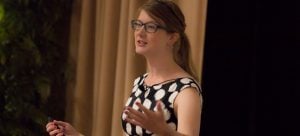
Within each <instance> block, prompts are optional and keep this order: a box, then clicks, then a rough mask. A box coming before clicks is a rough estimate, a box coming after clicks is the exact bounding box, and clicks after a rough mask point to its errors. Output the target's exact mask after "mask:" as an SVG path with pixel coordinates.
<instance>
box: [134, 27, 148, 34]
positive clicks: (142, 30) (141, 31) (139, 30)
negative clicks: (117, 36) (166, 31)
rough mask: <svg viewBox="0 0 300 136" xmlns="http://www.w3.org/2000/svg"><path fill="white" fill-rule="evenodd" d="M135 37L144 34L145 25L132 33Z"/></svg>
mask: <svg viewBox="0 0 300 136" xmlns="http://www.w3.org/2000/svg"><path fill="white" fill-rule="evenodd" d="M134 33H135V34H136V35H140V36H144V35H145V34H146V29H145V25H143V26H142V27H141V28H140V29H137V30H135V31H134Z"/></svg>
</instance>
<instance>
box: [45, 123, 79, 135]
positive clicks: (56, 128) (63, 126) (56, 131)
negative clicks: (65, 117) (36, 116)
mask: <svg viewBox="0 0 300 136" xmlns="http://www.w3.org/2000/svg"><path fill="white" fill-rule="evenodd" d="M46 131H47V132H48V133H49V135H50V136H80V135H81V134H80V133H79V132H77V131H76V129H74V128H73V126H72V125H70V124H69V123H67V122H63V121H56V120H54V121H53V122H49V123H48V124H47V125H46Z"/></svg>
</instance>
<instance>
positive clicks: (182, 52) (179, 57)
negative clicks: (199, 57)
mask: <svg viewBox="0 0 300 136" xmlns="http://www.w3.org/2000/svg"><path fill="white" fill-rule="evenodd" d="M173 51H174V53H173V54H174V59H175V62H176V63H177V64H178V65H179V66H180V67H181V68H182V69H183V70H185V71H186V72H187V73H188V74H190V75H191V76H192V77H193V78H195V79H196V80H198V81H199V78H198V76H197V75H196V74H195V72H194V69H193V67H192V64H191V59H190V41H189V39H188V37H187V35H186V34H185V33H184V32H183V33H181V34H180V40H179V42H178V43H177V44H176V45H175V47H174V50H173Z"/></svg>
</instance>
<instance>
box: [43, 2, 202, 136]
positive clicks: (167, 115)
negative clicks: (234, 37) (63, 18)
mask: <svg viewBox="0 0 300 136" xmlns="http://www.w3.org/2000/svg"><path fill="white" fill-rule="evenodd" d="M131 26H132V29H133V30H134V37H135V51H136V53H138V54H140V55H143V56H144V57H145V58H146V61H147V65H148V72H147V73H146V74H144V75H142V76H140V77H138V78H137V79H136V80H135V81H134V87H133V90H132V94H131V95H130V97H129V99H128V100H127V103H126V107H125V108H124V112H123V113H122V126H123V129H124V132H125V134H126V135H161V136H169V135H170V136H182V135H188V136H198V135H199V131H200V118H201V108H202V95H201V90H200V87H199V85H198V84H197V81H196V76H195V75H194V74H193V72H192V70H191V68H190V64H189V46H190V45H189V41H188V38H187V36H186V34H185V32H184V31H185V27H186V25H185V19H184V16H183V14H182V12H181V10H180V9H179V7H178V6H177V5H176V4H175V3H174V2H172V1H167V0H150V1H148V2H147V3H146V4H144V5H143V6H142V7H141V8H140V9H139V16H138V18H137V19H135V20H132V21H131ZM46 127H47V132H49V134H50V135H57V134H61V135H62V134H66V135H80V133H79V132H77V131H76V130H75V129H74V128H73V127H72V126H71V125H70V124H68V123H66V122H61V121H54V122H51V123H48V124H47V126H46Z"/></svg>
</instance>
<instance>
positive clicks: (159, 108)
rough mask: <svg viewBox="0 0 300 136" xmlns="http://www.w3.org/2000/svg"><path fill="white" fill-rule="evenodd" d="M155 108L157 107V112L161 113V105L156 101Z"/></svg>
mask: <svg viewBox="0 0 300 136" xmlns="http://www.w3.org/2000/svg"><path fill="white" fill-rule="evenodd" d="M156 107H157V111H159V112H163V109H162V105H161V101H157V102H156Z"/></svg>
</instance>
